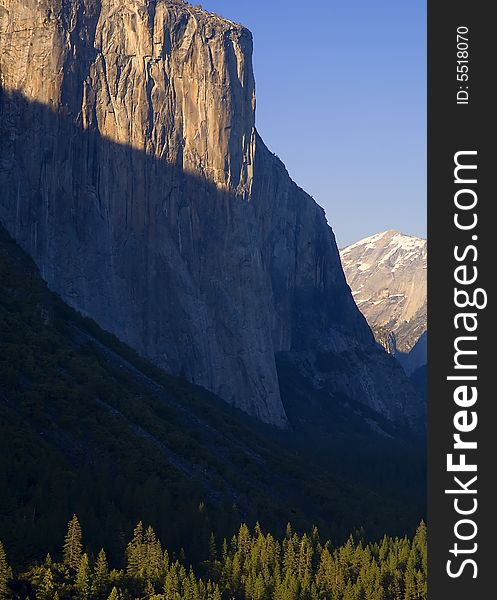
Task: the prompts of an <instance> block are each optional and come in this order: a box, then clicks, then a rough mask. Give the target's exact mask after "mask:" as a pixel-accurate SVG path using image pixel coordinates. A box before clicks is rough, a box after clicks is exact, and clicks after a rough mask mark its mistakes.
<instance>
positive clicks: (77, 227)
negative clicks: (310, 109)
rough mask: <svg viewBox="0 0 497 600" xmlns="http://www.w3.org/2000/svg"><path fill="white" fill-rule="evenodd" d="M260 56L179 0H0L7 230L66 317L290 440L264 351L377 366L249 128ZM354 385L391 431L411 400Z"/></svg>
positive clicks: (328, 236) (321, 246) (226, 26)
mask: <svg viewBox="0 0 497 600" xmlns="http://www.w3.org/2000/svg"><path fill="white" fill-rule="evenodd" d="M251 53H252V37H251V34H250V32H249V31H248V30H247V29H245V28H244V27H242V26H240V25H236V24H234V23H232V22H230V21H228V20H225V19H221V18H219V17H217V16H216V15H212V14H209V13H206V12H205V11H202V10H201V9H197V8H192V7H191V6H189V5H188V4H186V3H184V2H181V1H178V0H174V1H173V0H156V1H153V0H149V1H145V0H130V1H128V2H125V3H123V2H122V1H121V0H0V84H1V97H0V115H1V122H0V194H1V196H0V197H1V200H0V220H1V221H2V223H3V224H4V225H5V226H6V228H7V229H8V230H9V232H10V233H11V234H12V235H13V236H14V237H15V238H16V239H17V240H18V242H19V243H20V244H21V245H22V246H23V247H24V248H25V249H26V250H27V251H28V252H29V253H30V254H31V256H32V257H33V258H34V260H35V261H36V263H37V264H38V266H39V268H40V271H41V273H42V276H43V277H44V279H45V280H46V281H47V282H48V284H49V285H50V287H51V288H52V289H53V290H54V291H56V292H57V293H58V294H60V296H62V298H63V299H64V300H65V301H67V302H68V303H69V304H71V305H72V306H73V307H75V308H76V309H78V310H79V311H81V312H82V313H83V314H85V315H88V316H90V317H92V318H93V319H95V320H96V321H97V322H98V323H99V324H100V325H101V326H102V327H103V328H105V329H107V330H108V331H111V332H113V333H114V334H116V335H117V336H118V337H120V338H121V339H122V340H123V341H125V342H127V343H128V344H130V345H131V346H133V347H134V348H135V349H136V350H137V351H138V352H140V353H141V354H142V355H144V356H146V357H148V358H149V359H151V360H152V361H153V362H155V363H156V364H157V365H159V366H161V367H163V368H164V369H166V370H168V371H169V372H171V373H173V374H179V373H184V375H185V376H186V377H188V379H190V380H191V381H194V382H195V383H197V384H199V385H202V386H204V387H206V388H207V389H209V390H212V391H214V392H215V393H217V394H219V396H221V397H222V398H224V399H225V400H226V401H228V402H230V403H232V404H234V405H236V406H238V407H239V408H241V409H243V410H245V411H246V412H248V413H250V414H252V415H254V416H256V417H258V418H259V419H262V420H263V421H266V422H268V423H272V424H275V425H278V426H285V425H286V423H287V419H286V415H285V410H284V407H283V404H282V402H281V398H280V392H279V384H278V376H277V371H276V365H275V354H277V353H278V352H286V353H288V352H290V353H291V352H294V353H299V352H308V351H312V350H315V349H317V348H320V349H325V350H328V351H330V352H341V351H342V350H345V349H347V350H348V351H351V349H353V348H355V347H358V348H359V347H360V348H362V349H364V348H366V349H369V350H370V351H371V352H377V350H376V349H375V345H374V341H373V337H372V335H371V332H370V330H369V328H368V327H367V325H366V322H365V320H364V319H363V317H362V315H361V314H360V313H359V311H358V310H357V309H356V307H355V304H354V302H353V300H352V297H351V295H350V290H349V288H348V287H347V285H346V282H345V279H344V275H343V272H342V269H341V266H340V259H339V255H338V250H337V247H336V244H335V239H334V236H333V233H332V230H331V228H330V227H329V226H328V224H327V222H326V219H325V215H324V212H323V210H322V209H321V208H320V207H319V206H318V205H317V204H316V203H315V202H314V200H313V199H312V198H310V196H308V195H307V194H306V193H305V192H304V191H303V190H301V189H300V188H299V187H298V186H297V185H296V184H295V183H294V182H293V181H292V180H291V179H290V177H289V175H288V173H287V172H286V169H285V167H284V165H283V164H282V163H281V162H280V161H279V159H277V158H276V157H275V156H274V155H273V154H272V153H271V152H269V151H268V150H267V148H266V147H265V145H264V143H263V141H262V140H261V138H260V137H259V135H258V133H257V131H256V129H255V91H254V90H255V86H254V76H253V72H252V62H251ZM378 360H379V362H380V364H381V361H382V360H387V361H388V360H389V359H388V357H386V356H385V357H384V358H383V357H380V358H378ZM375 369H377V366H376V367H375ZM380 371H381V369H380ZM357 377H359V378H362V381H363V382H365V383H364V385H362V386H361V385H359V386H356V387H358V389H359V391H357V392H356V391H352V392H350V393H352V394H353V395H355V396H357V399H359V400H360V401H361V402H364V403H366V404H367V403H371V398H372V397H373V396H374V397H375V398H376V400H375V403H376V405H377V407H379V409H380V410H383V411H384V412H386V413H387V414H389V416H391V417H392V418H395V417H399V415H400V412H402V411H403V410H404V409H406V407H408V405H409V403H410V402H411V401H412V396H411V395H410V391H409V390H408V389H403V384H404V380H402V375H401V374H400V375H399V382H398V383H399V385H398V389H397V391H395V392H394V395H395V402H393V401H392V394H391V392H390V391H387V392H385V393H384V394H383V396H382V393H381V392H382V390H381V388H382V387H383V388H384V389H385V390H386V389H387V388H388V389H389V390H390V388H391V387H392V381H391V376H390V375H388V377H389V381H388V382H386V381H382V376H381V373H380V374H378V373H375V374H374V377H373V376H372V374H368V373H367V368H364V369H361V373H358V374H357ZM385 377H387V376H386V375H385ZM368 378H369V379H368ZM368 381H370V382H372V381H374V384H373V383H371V385H370V384H368V383H367V382H368ZM387 383H388V385H387ZM372 387H374V389H372ZM394 387H395V386H394ZM354 389H355V388H354ZM379 397H381V400H380V401H378V398H379ZM392 406H395V407H397V408H395V409H392ZM398 407H400V408H398ZM408 412H409V410H408Z"/></svg>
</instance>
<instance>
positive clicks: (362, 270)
mask: <svg viewBox="0 0 497 600" xmlns="http://www.w3.org/2000/svg"><path fill="white" fill-rule="evenodd" d="M340 254H341V259H342V264H343V268H344V271H345V274H346V277H347V281H348V283H349V285H350V287H351V289H352V293H353V295H354V299H355V301H356V303H357V306H358V307H359V309H360V310H361V312H362V313H363V314H364V316H365V317H366V319H367V320H368V323H369V324H370V326H371V328H372V330H373V332H374V333H375V336H376V339H377V340H378V341H379V342H380V343H381V344H382V345H383V346H384V347H385V348H386V349H387V350H388V351H389V352H391V353H392V354H394V355H398V357H399V359H400V361H401V363H402V364H405V366H406V367H407V370H414V369H415V368H417V367H419V366H421V364H425V363H426V320H427V315H426V268H427V247H426V240H423V239H421V238H417V237H413V236H407V235H403V234H401V233H398V232H396V231H385V232H383V233H379V234H376V235H373V236H371V237H368V238H365V239H363V240H360V241H359V242H357V243H355V244H352V245H351V246H348V247H346V248H344V249H343V250H341V253H340ZM411 352H412V353H413V355H412V359H413V360H412V365H410V362H409V359H408V358H407V357H406V355H410V354H411ZM409 365H410V366H409ZM411 366H412V369H411Z"/></svg>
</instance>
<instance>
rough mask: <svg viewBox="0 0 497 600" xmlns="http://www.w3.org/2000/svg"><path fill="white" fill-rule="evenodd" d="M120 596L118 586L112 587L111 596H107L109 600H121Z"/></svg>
mask: <svg viewBox="0 0 497 600" xmlns="http://www.w3.org/2000/svg"><path fill="white" fill-rule="evenodd" d="M119 598H120V595H119V592H118V591H117V588H116V586H114V587H113V588H112V591H111V593H110V594H109V597H108V598H107V600H119Z"/></svg>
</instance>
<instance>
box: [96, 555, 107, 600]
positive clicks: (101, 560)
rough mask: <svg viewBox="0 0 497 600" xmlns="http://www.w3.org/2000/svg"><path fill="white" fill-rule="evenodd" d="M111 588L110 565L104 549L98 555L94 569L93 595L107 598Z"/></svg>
mask: <svg viewBox="0 0 497 600" xmlns="http://www.w3.org/2000/svg"><path fill="white" fill-rule="evenodd" d="M108 587H109V565H108V563H107V556H106V554H105V551H104V549H103V548H102V549H101V550H100V552H99V553H98V556H97V560H96V562H95V566H94V568H93V594H94V595H95V596H96V597H97V598H105V597H106V592H107V588H108Z"/></svg>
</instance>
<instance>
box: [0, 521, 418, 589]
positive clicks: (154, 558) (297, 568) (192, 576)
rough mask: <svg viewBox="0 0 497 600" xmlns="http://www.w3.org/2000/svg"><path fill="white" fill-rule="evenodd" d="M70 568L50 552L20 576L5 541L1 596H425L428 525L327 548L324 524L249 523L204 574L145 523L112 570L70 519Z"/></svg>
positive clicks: (204, 566)
mask: <svg viewBox="0 0 497 600" xmlns="http://www.w3.org/2000/svg"><path fill="white" fill-rule="evenodd" d="M61 550H62V552H61V557H62V560H61V561H60V562H57V561H55V560H54V559H53V558H52V557H51V556H50V555H47V557H46V558H45V560H43V561H42V562H40V563H37V564H33V565H31V566H30V567H28V568H27V569H25V570H24V571H22V572H20V573H13V572H12V569H11V568H10V567H9V565H8V561H7V556H6V553H5V549H4V547H3V546H2V544H1V542H0V600H5V599H14V598H18V599H20V600H25V599H28V598H29V599H35V600H64V599H69V598H75V599H78V600H90V599H91V600H107V599H108V600H119V599H120V600H131V599H144V600H145V599H148V600H152V599H153V600H321V599H323V600H423V599H426V597H427V590H426V567H427V557H426V526H425V524H424V523H421V524H420V526H419V527H418V530H417V532H416V535H415V536H414V538H413V539H412V540H409V539H408V538H407V537H405V538H402V539H399V538H395V539H393V538H390V537H386V536H385V537H384V538H383V539H382V540H381V541H380V542H378V543H369V544H364V543H362V542H360V541H354V539H353V538H352V537H350V538H349V540H348V541H347V542H346V543H345V544H344V545H342V546H340V547H337V548H335V547H333V546H332V544H331V543H330V542H326V543H322V542H321V541H320V539H319V533H318V531H317V529H316V528H314V529H313V530H312V532H311V533H310V534H304V535H298V534H297V533H294V532H293V531H292V528H291V526H290V525H288V527H287V531H286V535H285V536H284V538H283V539H282V540H277V539H275V538H274V537H273V536H272V535H271V534H264V533H263V532H262V531H261V528H260V527H259V526H258V525H256V526H255V528H254V530H253V531H250V530H249V528H248V527H247V526H246V525H244V524H242V525H241V527H240V529H239V532H238V534H237V535H235V536H233V538H232V539H231V540H229V541H227V540H224V541H223V542H222V543H221V544H220V546H219V547H218V545H217V544H216V540H215V537H214V535H211V537H210V542H209V547H208V548H206V556H205V560H204V561H203V562H202V563H201V564H200V565H198V567H197V573H196V572H194V570H193V568H192V566H190V565H188V563H187V560H186V558H185V556H184V553H182V552H181V553H180V556H178V557H171V556H170V555H169V554H168V552H167V550H165V549H164V548H163V547H162V544H161V542H160V541H159V539H158V538H157V536H156V534H155V532H154V530H153V529H152V528H151V527H147V528H145V527H144V526H143V524H142V523H139V524H138V525H137V526H136V528H135V530H134V534H133V538H132V540H131V541H130V542H129V543H128V545H127V547H126V556H125V567H124V568H120V569H116V568H111V566H109V564H108V561H107V556H106V553H105V551H104V550H103V549H102V550H100V552H99V553H98V555H97V556H92V555H90V554H88V553H87V552H85V549H84V546H83V539H82V532H81V527H80V524H79V521H78V519H77V517H76V516H74V517H73V518H72V519H71V521H70V522H69V525H68V528H67V534H66V536H65V539H64V543H63V546H62V549H61Z"/></svg>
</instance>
